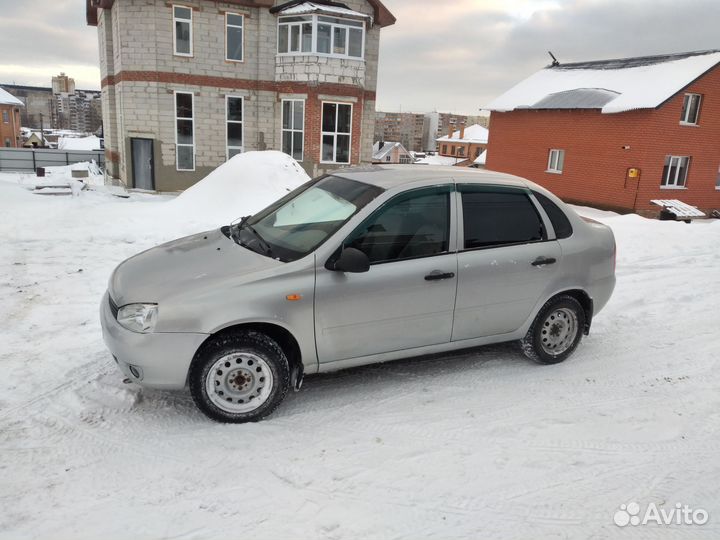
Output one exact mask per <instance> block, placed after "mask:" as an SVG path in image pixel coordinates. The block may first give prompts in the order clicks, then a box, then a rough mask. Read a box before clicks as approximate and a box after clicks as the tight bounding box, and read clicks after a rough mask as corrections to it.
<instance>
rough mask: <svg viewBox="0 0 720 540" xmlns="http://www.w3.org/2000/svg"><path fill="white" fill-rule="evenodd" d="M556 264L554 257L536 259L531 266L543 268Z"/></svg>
mask: <svg viewBox="0 0 720 540" xmlns="http://www.w3.org/2000/svg"><path fill="white" fill-rule="evenodd" d="M556 262H557V259H555V258H554V257H538V258H537V259H535V260H534V261H533V262H531V263H530V264H532V265H533V266H545V265H546V264H555V263H556Z"/></svg>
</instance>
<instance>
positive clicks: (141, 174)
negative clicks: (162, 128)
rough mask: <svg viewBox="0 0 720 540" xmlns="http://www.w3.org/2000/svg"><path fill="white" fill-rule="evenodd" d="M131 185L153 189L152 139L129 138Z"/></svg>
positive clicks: (137, 187)
mask: <svg viewBox="0 0 720 540" xmlns="http://www.w3.org/2000/svg"><path fill="white" fill-rule="evenodd" d="M130 145H131V151H132V172H133V187H135V188H136V189H147V190H150V191H154V190H155V164H154V159H153V140H152V139H130Z"/></svg>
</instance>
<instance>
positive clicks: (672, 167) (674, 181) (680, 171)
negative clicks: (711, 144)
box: [660, 156, 690, 188]
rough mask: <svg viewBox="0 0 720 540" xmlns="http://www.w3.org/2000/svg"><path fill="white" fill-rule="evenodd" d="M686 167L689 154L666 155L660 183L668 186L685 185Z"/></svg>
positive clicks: (687, 166)
mask: <svg viewBox="0 0 720 540" xmlns="http://www.w3.org/2000/svg"><path fill="white" fill-rule="evenodd" d="M688 168H690V156H667V157H666V158H665V166H664V167H663V177H662V182H661V183H660V185H661V186H664V187H668V188H681V187H685V184H686V183H687V175H688Z"/></svg>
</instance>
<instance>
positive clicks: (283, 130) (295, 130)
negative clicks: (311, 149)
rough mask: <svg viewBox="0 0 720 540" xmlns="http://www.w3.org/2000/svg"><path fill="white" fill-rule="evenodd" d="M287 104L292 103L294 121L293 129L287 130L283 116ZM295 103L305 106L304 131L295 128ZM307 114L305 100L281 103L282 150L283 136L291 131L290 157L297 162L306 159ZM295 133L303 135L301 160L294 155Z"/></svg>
mask: <svg viewBox="0 0 720 540" xmlns="http://www.w3.org/2000/svg"><path fill="white" fill-rule="evenodd" d="M285 102H290V103H291V104H292V105H291V106H290V109H291V110H290V116H291V118H292V119H293V122H292V128H286V127H285V122H284V121H283V120H284V118H283V115H284V114H285ZM295 103H302V105H303V120H302V123H303V125H302V129H297V128H296V127H295V121H294V119H295ZM306 112H307V109H306V103H305V100H304V99H294V98H288V99H283V100H282V102H281V103H280V149H281V150H282V146H283V135H284V134H285V132H286V131H289V132H290V133H291V138H290V157H292V158H293V159H295V160H297V161H303V160H304V159H305V113H306ZM351 121H352V119H351ZM336 125H337V123H336ZM295 133H301V134H302V141H303V143H302V146H303V147H302V152H301V153H300V159H297V158H296V157H295V156H294V155H293V153H294V151H295ZM320 152H322V148H321V149H320Z"/></svg>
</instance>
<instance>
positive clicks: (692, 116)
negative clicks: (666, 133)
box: [680, 94, 702, 125]
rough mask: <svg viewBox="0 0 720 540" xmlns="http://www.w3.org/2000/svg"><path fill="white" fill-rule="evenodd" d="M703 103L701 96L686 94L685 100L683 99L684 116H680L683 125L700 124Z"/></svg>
mask: <svg viewBox="0 0 720 540" xmlns="http://www.w3.org/2000/svg"><path fill="white" fill-rule="evenodd" d="M701 101H702V96H701V95H700V94H685V99H683V108H682V115H681V116H680V123H681V124H691V125H695V124H697V123H698V117H699V116H700V102H701Z"/></svg>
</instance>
